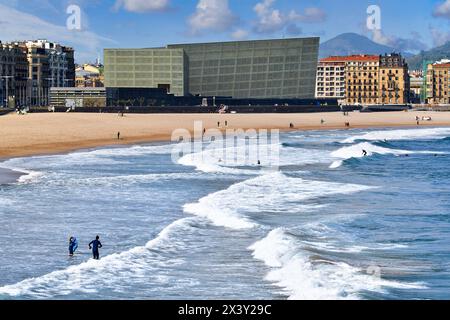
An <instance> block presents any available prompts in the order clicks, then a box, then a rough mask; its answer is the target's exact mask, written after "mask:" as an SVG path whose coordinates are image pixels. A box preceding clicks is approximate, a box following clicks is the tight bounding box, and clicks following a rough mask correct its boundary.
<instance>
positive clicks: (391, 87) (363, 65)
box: [316, 54, 409, 104]
mask: <svg viewBox="0 0 450 320" xmlns="http://www.w3.org/2000/svg"><path fill="white" fill-rule="evenodd" d="M316 97H317V98H337V99H341V102H343V103H344V104H404V103H407V102H408V101H409V75H408V65H407V64H406V62H405V61H404V59H402V57H401V55H399V54H391V55H384V56H375V55H353V56H342V57H329V58H325V59H322V60H320V61H319V64H318V67H317V83H316Z"/></svg>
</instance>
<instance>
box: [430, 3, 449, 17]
mask: <svg viewBox="0 0 450 320" xmlns="http://www.w3.org/2000/svg"><path fill="white" fill-rule="evenodd" d="M433 16H435V17H441V18H448V19H450V0H446V1H445V2H443V3H441V4H439V5H437V6H436V8H435V9H434V11H433Z"/></svg>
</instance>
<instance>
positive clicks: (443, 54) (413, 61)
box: [407, 42, 450, 70]
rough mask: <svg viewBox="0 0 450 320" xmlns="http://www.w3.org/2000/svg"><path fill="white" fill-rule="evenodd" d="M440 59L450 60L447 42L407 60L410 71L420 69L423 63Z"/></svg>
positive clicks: (448, 43)
mask: <svg viewBox="0 0 450 320" xmlns="http://www.w3.org/2000/svg"><path fill="white" fill-rule="evenodd" d="M441 59H450V42H447V43H446V44H444V45H443V46H440V47H437V48H434V49H431V50H428V51H422V52H421V53H419V54H418V55H416V56H413V57H411V58H408V59H407V61H408V65H409V69H410V70H417V69H422V66H423V61H432V62H435V61H438V60H441Z"/></svg>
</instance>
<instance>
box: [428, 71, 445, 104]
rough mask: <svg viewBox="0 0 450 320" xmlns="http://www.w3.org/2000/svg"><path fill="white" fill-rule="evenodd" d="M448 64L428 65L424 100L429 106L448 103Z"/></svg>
mask: <svg viewBox="0 0 450 320" xmlns="http://www.w3.org/2000/svg"><path fill="white" fill-rule="evenodd" d="M449 78H450V63H445V62H436V63H433V64H429V65H428V67H427V74H426V84H427V87H426V100H427V102H428V103H430V104H449V103H450V87H449V84H450V81H449Z"/></svg>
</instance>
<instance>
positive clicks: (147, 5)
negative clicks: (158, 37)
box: [114, 0, 170, 12]
mask: <svg viewBox="0 0 450 320" xmlns="http://www.w3.org/2000/svg"><path fill="white" fill-rule="evenodd" d="M169 4H170V0H117V1H116V4H115V5H114V8H116V9H119V8H121V7H123V8H124V9H125V10H127V11H130V12H149V11H162V10H165V9H167V8H168V7H169Z"/></svg>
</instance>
